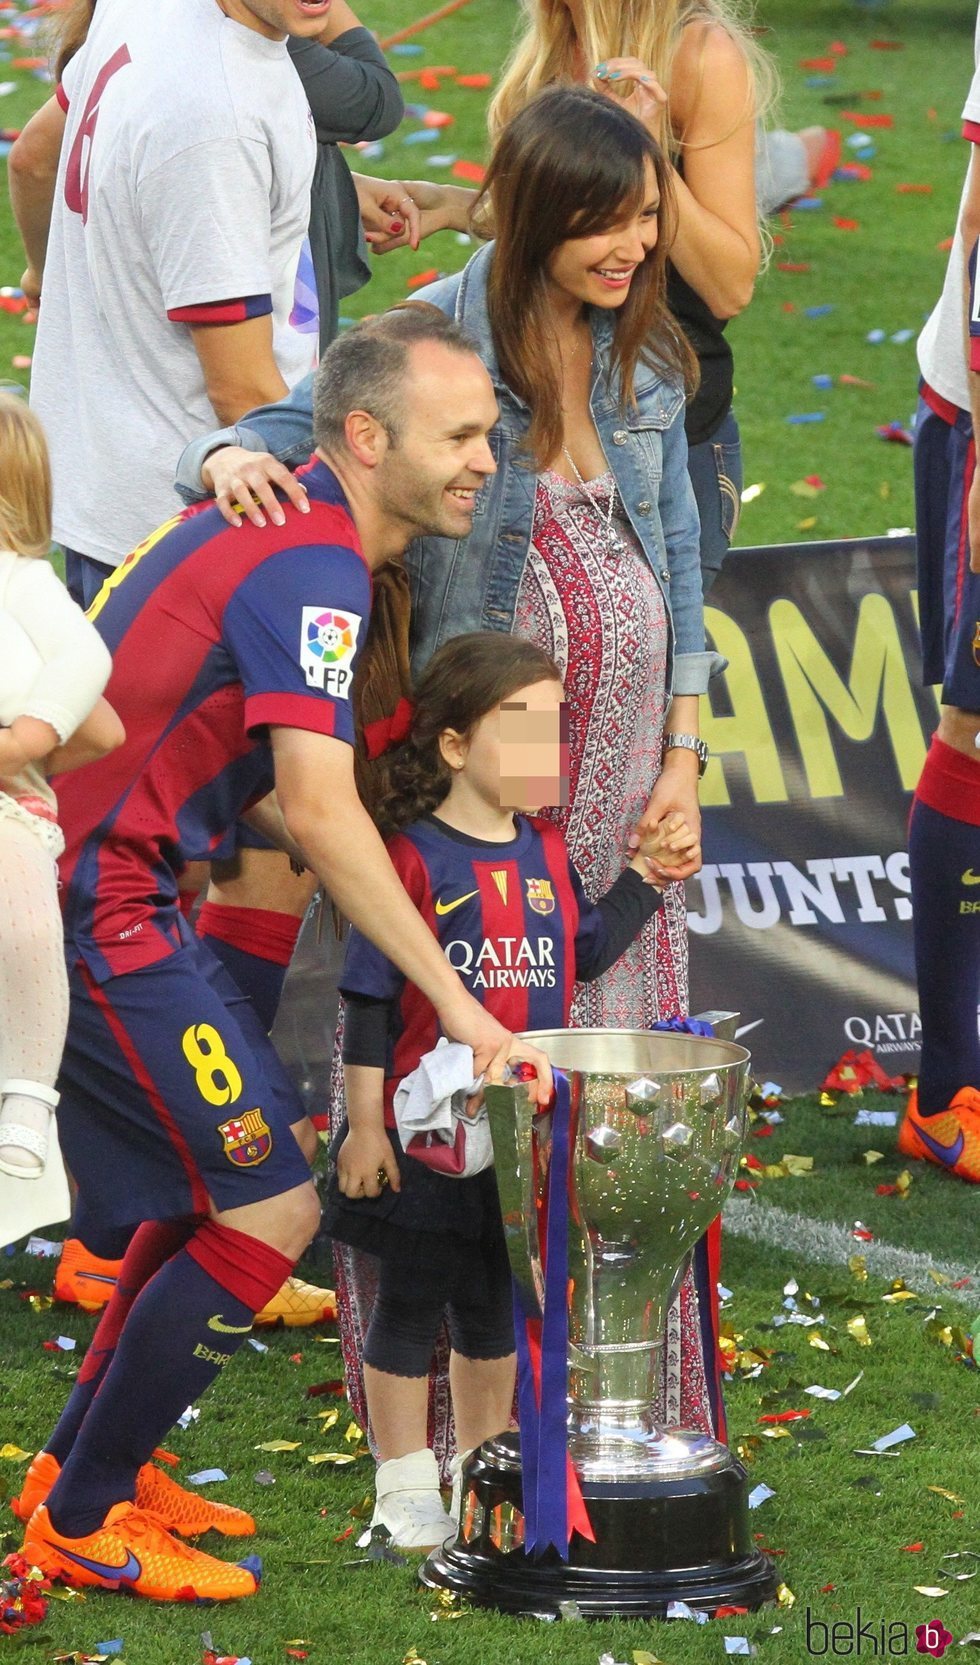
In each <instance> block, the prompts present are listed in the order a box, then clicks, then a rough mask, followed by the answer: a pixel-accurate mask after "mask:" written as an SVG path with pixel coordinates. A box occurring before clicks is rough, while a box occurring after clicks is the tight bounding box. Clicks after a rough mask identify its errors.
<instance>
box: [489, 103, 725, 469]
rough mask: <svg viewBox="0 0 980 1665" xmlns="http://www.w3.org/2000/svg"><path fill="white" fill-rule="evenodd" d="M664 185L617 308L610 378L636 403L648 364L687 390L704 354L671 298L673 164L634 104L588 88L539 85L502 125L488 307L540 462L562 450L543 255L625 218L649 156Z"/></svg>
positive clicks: (492, 174) (493, 181)
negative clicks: (652, 242) (640, 373)
mask: <svg viewBox="0 0 980 1665" xmlns="http://www.w3.org/2000/svg"><path fill="white" fill-rule="evenodd" d="M648 162H649V163H650V164H651V165H652V167H653V170H654V173H655V175H656V179H657V185H658V187H659V191H660V213H659V216H658V218H659V225H660V233H661V234H660V236H659V237H658V239H657V243H656V246H655V248H653V249H652V250H651V252H650V253H649V254H648V255H647V257H646V259H645V260H644V261H643V263H642V265H641V266H639V267H638V268H637V270H636V272H635V274H634V277H633V281H632V284H631V285H630V290H629V295H628V296H627V298H626V300H625V301H624V303H623V305H622V306H621V307H619V308H618V309H617V310H616V312H615V314H614V315H613V344H612V355H611V362H610V377H612V376H613V375H618V378H619V391H620V397H621V402H622V405H623V408H624V409H625V407H626V406H627V405H630V404H632V403H634V402H635V396H634V392H633V381H634V377H635V374H636V369H637V366H638V365H639V364H640V363H641V362H642V363H646V364H651V365H656V367H657V368H658V369H659V370H661V371H662V372H663V373H664V374H665V375H667V376H669V377H670V378H671V379H673V380H676V381H678V382H680V383H682V384H683V385H684V387H685V389H686V390H687V391H689V392H690V391H693V389H694V388H695V387H696V385H697V361H696V359H695V357H694V354H693V352H692V351H691V348H690V346H689V345H688V342H687V340H686V338H685V336H684V334H683V332H682V330H681V329H680V327H679V325H678V324H677V323H676V322H675V320H674V318H673V316H672V315H671V313H670V310H669V308H668V306H667V257H668V252H669V246H670V240H671V236H672V233H673V225H674V218H675V215H674V195H673V187H672V184H671V171H670V167H669V164H668V163H667V161H666V159H665V157H664V154H663V152H662V151H661V149H660V147H659V145H658V144H657V142H656V140H655V139H654V138H653V137H652V136H651V135H650V134H649V133H648V132H647V130H646V128H645V127H644V126H643V124H642V122H639V121H637V120H636V118H635V117H634V116H632V115H631V114H630V112H629V111H628V110H625V109H623V108H622V106H621V105H618V104H616V103H614V101H613V100H612V99H609V98H605V97H604V96H603V95H602V94H601V93H595V92H590V91H588V89H587V88H585V87H552V88H549V89H548V90H547V91H546V92H543V93H539V94H538V96H537V97H536V98H534V99H532V100H531V102H530V103H529V104H527V105H526V106H525V107H524V109H523V110H520V111H519V112H518V114H517V115H516V116H514V117H513V119H512V120H511V121H509V122H508V123H507V126H506V127H505V128H504V130H503V132H502V133H501V135H500V137H499V139H498V141H497V144H496V146H495V148H494V152H493V155H492V157H491V159H490V166H489V168H488V170H487V176H486V180H485V181H484V185H483V190H482V192H481V194H480V198H479V199H478V205H477V206H478V207H479V205H480V204H482V203H483V201H484V200H487V201H489V204H490V210H491V215H492V219H493V225H494V232H495V236H496V242H495V244H494V252H493V261H492V265H491V270H490V278H489V282H488V286H487V308H488V314H489V320H490V327H491V330H492V332H493V340H494V346H495V348H496V353H497V359H498V362H499V364H500V369H501V372H502V375H503V379H504V381H505V383H506V384H507V386H508V387H509V388H511V389H512V391H513V392H514V393H516V394H517V395H518V397H519V398H521V399H523V400H524V402H525V404H526V405H527V406H528V407H529V409H530V411H531V425H530V429H529V432H528V436H527V449H528V451H529V452H530V454H531V456H532V457H533V459H534V464H535V467H536V468H539V469H540V468H544V467H546V466H547V464H548V463H549V462H551V461H552V459H553V458H554V457H555V456H557V454H558V452H559V451H560V450H561V444H562V413H561V381H560V375H559V366H558V363H557V354H556V352H555V347H554V335H553V331H552V327H551V322H550V312H551V305H550V300H549V288H548V262H549V261H550V259H551V256H552V255H553V254H554V252H555V250H556V249H557V248H558V247H559V246H560V245H561V244H562V243H564V242H567V241H568V240H569V239H571V238H575V237H589V236H592V235H594V234H595V233H597V232H601V231H606V230H608V229H609V228H610V227H612V226H615V225H616V224H618V223H619V222H620V221H621V220H622V219H624V218H625V217H626V216H627V215H628V214H630V213H633V212H635V211H636V210H637V209H638V208H639V207H640V206H641V205H642V203H643V200H644V197H645V193H646V190H647V184H646V164H647V163H648Z"/></svg>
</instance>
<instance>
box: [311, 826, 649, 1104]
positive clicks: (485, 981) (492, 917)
mask: <svg viewBox="0 0 980 1665" xmlns="http://www.w3.org/2000/svg"><path fill="white" fill-rule="evenodd" d="M515 825H516V833H517V836H516V837H515V838H514V839H513V841H512V842H510V843H507V844H488V843H484V842H482V841H481V840H479V839H475V838H471V837H469V836H468V835H467V834H465V833H461V832H458V831H457V830H456V829H455V828H451V827H448V826H446V824H445V823H443V822H439V821H437V820H435V819H434V818H431V817H430V818H429V819H427V820H424V821H417V822H415V823H413V825H412V826H410V827H408V828H406V830H405V831H404V832H402V833H399V834H398V835H397V836H396V837H395V838H393V839H392V840H391V841H390V843H389V844H388V853H389V855H390V856H391V860H392V863H393V865H394V868H395V871H396V872H397V874H398V876H399V878H400V879H401V881H402V884H403V885H404V887H405V889H406V890H407V891H408V894H409V896H410V897H411V899H412V901H413V902H414V903H415V906H416V907H417V908H418V910H419V912H420V913H421V915H422V917H423V919H424V920H425V922H426V924H427V925H428V926H429V929H430V930H431V931H432V932H433V933H434V935H435V936H436V937H437V938H438V939H439V942H440V943H441V945H442V949H443V952H444V953H445V956H446V958H447V960H448V961H449V963H450V965H451V966H452V967H453V969H454V970H455V971H457V972H458V973H459V976H460V977H461V978H462V981H463V983H464V985H465V986H466V988H467V989H469V991H470V993H471V994H473V995H474V996H475V997H476V999H477V1000H479V1001H480V1003H481V1005H483V1006H485V1007H486V1008H487V1010H488V1011H489V1012H492V1013H493V1015H494V1017H496V1018H497V1019H498V1020H499V1021H500V1022H501V1023H502V1024H503V1025H504V1027H505V1028H506V1029H509V1030H511V1031H513V1032H514V1033H520V1032H524V1031H527V1030H529V1029H564V1028H566V1027H567V1025H568V1019H569V1013H570V1010H571V1003H572V992H573V988H574V985H575V983H576V981H578V980H583V981H588V980H589V979H591V978H593V977H598V976H600V975H601V973H602V972H603V971H605V970H607V969H608V967H609V966H610V965H612V964H613V963H614V962H615V960H617V959H618V958H619V956H620V954H621V953H622V952H623V950H624V949H625V948H626V947H627V945H628V944H629V943H630V942H631V941H632V940H633V938H634V937H635V936H636V935H637V933H638V932H639V931H640V930H641V928H642V927H643V925H644V924H645V923H646V921H647V920H648V919H649V918H650V917H651V916H652V914H653V913H654V911H655V910H656V908H657V907H659V906H660V904H661V902H662V897H661V896H660V894H659V892H658V891H657V890H654V889H653V888H652V887H650V886H648V885H644V884H643V882H642V880H641V879H640V877H639V875H638V874H636V873H633V872H632V871H630V870H627V871H626V872H625V873H624V874H622V875H621V877H620V878H619V879H617V880H616V883H615V884H614V885H613V887H612V889H611V890H610V891H609V892H608V893H607V895H606V896H605V897H603V898H602V899H601V900H600V901H599V902H598V903H591V902H590V901H589V900H588V898H587V896H586V894H585V891H584V889H583V886H582V881H581V879H580V878H579V876H578V873H577V872H576V871H575V868H574V866H573V865H572V862H571V859H570V857H569V854H568V850H567V848H566V845H565V841H564V838H563V837H562V835H561V833H560V832H559V830H558V828H557V827H556V826H554V824H553V823H552V822H550V821H546V820H544V819H543V818H538V817H526V816H523V815H518V816H516V817H515ZM340 989H341V993H342V994H344V995H345V996H346V997H349V998H351V997H352V1010H351V1012H350V1014H349V1015H350V1016H351V1017H353V1016H354V1012H353V1006H354V1004H357V1005H358V1006H360V1003H361V999H362V998H363V999H365V1000H367V1001H371V1002H383V1003H384V1006H385V1009H386V1022H387V1034H386V1044H385V1045H384V1046H383V1048H382V1049H381V1050H382V1051H385V1052H386V1053H387V1060H386V1064H385V1074H386V1080H385V1120H386V1123H387V1125H388V1126H389V1127H391V1126H393V1125H394V1118H393V1112H392V1103H393V1099H394V1091H395V1087H396V1086H397V1085H398V1083H399V1081H401V1080H403V1079H404V1078H405V1076H406V1075H409V1074H410V1073H411V1072H412V1070H414V1069H415V1068H416V1066H417V1064H418V1062H419V1059H420V1058H421V1057H422V1056H423V1054H424V1053H426V1052H430V1051H431V1050H432V1048H433V1047H434V1046H435V1045H436V1043H437V1041H438V1039H439V1036H440V1033H441V1031H440V1028H439V1021H438V1018H437V1016H436V1013H435V1009H434V1008H433V1006H432V1005H431V1004H430V1002H429V1001H428V1000H427V999H426V997H425V995H423V994H422V993H421V991H420V990H419V989H417V988H416V987H415V986H414V984H412V983H409V982H407V981H406V979H405V977H404V976H403V975H402V973H401V972H400V971H399V970H398V969H397V967H396V966H394V965H393V964H392V963H391V961H390V960H389V959H387V958H386V957H385V955H384V954H382V953H381V952H380V950H379V949H377V948H375V947H374V945H373V944H372V943H371V942H369V941H368V939H367V938H366V937H365V936H364V935H363V934H362V933H361V932H360V931H356V930H352V931H351V933H350V937H349V940H348V946H347V954H346V958H345V961H344V969H343V974H342V976H341V978H340ZM350 1027H351V1028H353V1025H350ZM344 1055H345V1061H346V1062H348V1063H360V1062H367V1061H368V1060H367V1059H366V1058H364V1057H359V1056H352V1055H351V1050H350V1048H349V1047H348V1045H347V1037H346V1035H345V1049H344ZM379 1061H380V1060H379Z"/></svg>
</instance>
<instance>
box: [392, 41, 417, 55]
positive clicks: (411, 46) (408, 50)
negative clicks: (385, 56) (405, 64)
mask: <svg viewBox="0 0 980 1665" xmlns="http://www.w3.org/2000/svg"><path fill="white" fill-rule="evenodd" d="M391 50H392V52H393V53H394V55H395V57H396V58H420V57H421V56H422V53H423V52H424V51H425V47H424V46H417V45H416V44H415V42H414V41H407V40H403V41H399V43H398V45H397V46H393V47H392V48H391Z"/></svg>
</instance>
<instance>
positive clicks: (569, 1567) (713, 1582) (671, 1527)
mask: <svg viewBox="0 0 980 1665" xmlns="http://www.w3.org/2000/svg"><path fill="white" fill-rule="evenodd" d="M463 1487H464V1490H463V1510H462V1523H461V1527H460V1532H459V1535H458V1537H457V1538H455V1539H453V1540H447V1541H446V1543H445V1544H444V1545H443V1547H442V1549H440V1550H436V1551H435V1553H434V1554H432V1555H430V1556H429V1557H428V1559H427V1560H426V1561H425V1562H424V1563H423V1565H422V1567H421V1569H420V1572H419V1579H420V1582H421V1583H422V1584H424V1585H426V1586H427V1587H428V1588H430V1589H448V1590H452V1591H454V1592H455V1593H456V1594H458V1595H460V1596H462V1597H464V1598H465V1600H466V1601H468V1602H471V1603H472V1604H473V1605H474V1606H477V1607H494V1608H497V1609H498V1610H499V1611H501V1612H503V1613H518V1614H524V1615H526V1616H528V1617H534V1618H542V1619H555V1618H561V1617H563V1616H564V1615H565V1614H566V1613H568V1612H569V1609H568V1608H567V1606H566V1605H565V1604H568V1603H573V1604H574V1607H573V1608H572V1609H571V1613H572V1615H573V1616H576V1615H580V1616H581V1617H582V1618H583V1619H613V1618H648V1619H663V1618H666V1616H667V1608H668V1605H669V1603H670V1602H672V1601H684V1602H686V1603H687V1604H688V1606H689V1607H694V1608H698V1609H700V1610H701V1611H707V1612H714V1610H715V1609H716V1608H718V1607H747V1608H753V1609H754V1608H757V1607H761V1606H762V1605H763V1603H764V1602H767V1601H772V1600H773V1599H774V1597H775V1595H776V1587H777V1583H778V1577H777V1574H776V1571H775V1568H774V1567H773V1565H772V1562H771V1561H769V1560H768V1559H767V1557H766V1556H765V1555H763V1554H762V1553H761V1551H760V1550H758V1549H756V1548H755V1546H754V1544H753V1541H752V1534H751V1532H750V1531H749V1523H748V1502H747V1487H746V1474H745V1470H744V1468H743V1467H742V1465H741V1463H739V1462H738V1461H737V1460H736V1458H734V1457H733V1456H732V1455H731V1453H730V1452H729V1453H727V1460H723V1461H722V1462H721V1463H720V1464H719V1466H718V1467H717V1468H715V1469H713V1470H711V1471H710V1472H708V1473H701V1474H692V1475H689V1476H685V1477H683V1478H670V1479H657V1480H642V1481H639V1482H616V1483H606V1482H597V1481H583V1483H582V1495H583V1497H584V1499H585V1503H586V1507H587V1509H588V1512H589V1519H590V1521H591V1523H592V1528H593V1531H594V1532H595V1539H596V1541H595V1543H590V1542H589V1541H588V1540H587V1539H585V1538H582V1537H581V1536H579V1535H578V1534H576V1535H575V1536H574V1537H573V1539H572V1543H571V1547H570V1551H569V1559H568V1560H567V1561H563V1560H561V1558H560V1557H559V1556H558V1554H557V1553H556V1552H555V1551H554V1550H549V1551H548V1552H547V1553H546V1554H545V1555H542V1556H539V1557H532V1556H529V1555H526V1554H525V1553H524V1549H523V1520H524V1517H523V1514H522V1511H521V1469H520V1441H519V1437H518V1436H517V1435H516V1434H502V1435H500V1436H499V1437H498V1438H497V1439H494V1440H490V1441H488V1442H487V1443H486V1444H485V1445H482V1446H481V1447H480V1449H479V1451H476V1452H474V1454H473V1456H472V1457H471V1458H470V1459H469V1461H468V1463H467V1465H466V1470H465V1472H464V1477H463Z"/></svg>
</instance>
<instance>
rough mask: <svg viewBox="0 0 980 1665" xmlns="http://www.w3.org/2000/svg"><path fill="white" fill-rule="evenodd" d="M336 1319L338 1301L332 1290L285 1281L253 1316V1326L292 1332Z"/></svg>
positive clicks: (289, 1280) (288, 1279) (289, 1279)
mask: <svg viewBox="0 0 980 1665" xmlns="http://www.w3.org/2000/svg"><path fill="white" fill-rule="evenodd" d="M336 1317H337V1297H336V1295H335V1294H334V1292H333V1290H332V1289H317V1288H316V1286H315V1285H314V1284H312V1283H304V1282H303V1280H302V1278H287V1279H286V1281H285V1283H284V1284H283V1286H282V1288H281V1289H280V1290H278V1291H277V1293H276V1294H275V1295H273V1297H272V1300H271V1301H268V1302H267V1303H266V1305H265V1306H264V1307H263V1308H262V1311H261V1312H257V1313H256V1314H255V1325H256V1328H257V1329H262V1328H263V1327H266V1326H268V1325H271V1324H283V1325H285V1327H286V1329H287V1330H293V1329H303V1328H304V1326H306V1325H307V1324H326V1323H328V1322H332V1321H333V1320H334V1319H335V1318H336Z"/></svg>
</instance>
